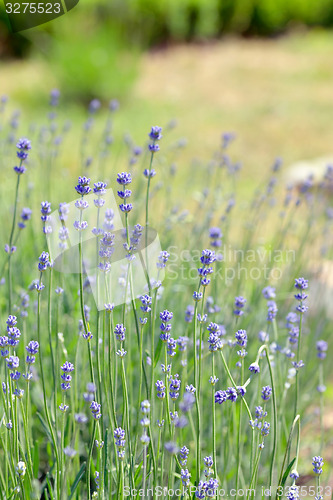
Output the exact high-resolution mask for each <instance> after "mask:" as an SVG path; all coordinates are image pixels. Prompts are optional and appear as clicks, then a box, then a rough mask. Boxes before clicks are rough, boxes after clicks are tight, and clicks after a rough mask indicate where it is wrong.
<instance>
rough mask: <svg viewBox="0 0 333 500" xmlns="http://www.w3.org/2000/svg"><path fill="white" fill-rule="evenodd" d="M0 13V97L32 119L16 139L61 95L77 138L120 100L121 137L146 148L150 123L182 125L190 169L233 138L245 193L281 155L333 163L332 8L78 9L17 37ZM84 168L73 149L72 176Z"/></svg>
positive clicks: (258, 2) (69, 157)
mask: <svg viewBox="0 0 333 500" xmlns="http://www.w3.org/2000/svg"><path fill="white" fill-rule="evenodd" d="M0 6H1V8H0V11H1V13H0V72H1V92H0V93H1V94H8V95H9V96H10V103H9V112H14V111H15V109H16V108H20V109H21V110H22V111H23V113H22V120H20V126H19V127H20V128H19V129H18V130H17V134H18V135H22V134H23V135H26V134H27V133H28V123H30V122H34V121H38V120H39V119H40V114H41V113H42V112H43V113H44V112H45V103H46V102H47V100H48V94H49V91H50V89H51V88H54V87H56V88H59V89H60V91H61V107H62V113H63V116H64V117H68V118H70V120H71V122H72V124H73V127H74V128H78V129H81V128H82V123H83V122H84V120H85V119H86V118H87V113H86V109H87V106H88V103H89V102H90V101H91V99H93V98H98V99H100V100H101V101H102V104H103V106H104V108H105V107H106V106H107V103H108V101H109V99H111V98H116V99H118V100H119V101H120V110H119V113H118V114H117V127H116V128H115V130H114V135H115V139H120V140H121V139H122V134H123V133H124V132H130V133H131V135H132V137H133V140H134V142H136V143H138V144H141V143H142V142H143V141H145V139H146V134H147V130H149V128H150V126H151V125H152V124H154V123H156V124H157V123H158V124H161V125H165V124H166V123H168V122H169V121H170V120H171V119H177V121H178V130H177V136H178V137H186V138H187V140H188V146H189V147H188V148H186V150H185V151H184V153H183V155H182V161H183V165H180V168H181V169H185V165H187V164H189V160H191V159H192V158H199V159H200V158H209V155H211V154H212V151H213V150H214V148H217V147H218V146H219V143H220V134H221V132H223V131H226V130H232V131H235V132H236V133H237V136H238V139H239V140H238V141H237V143H235V146H234V148H235V149H234V152H235V156H236V157H238V158H240V159H242V158H243V159H244V158H246V164H245V165H244V172H243V174H242V178H243V187H244V193H245V194H246V192H247V190H249V189H250V188H253V186H254V185H255V184H256V182H257V179H258V176H259V178H260V175H261V173H262V171H263V170H266V169H268V168H269V167H270V165H271V164H272V162H273V161H274V158H275V157H276V156H281V157H282V158H284V159H285V162H286V163H287V165H289V164H290V163H293V162H295V161H297V160H299V159H312V158H316V157H318V156H327V155H330V153H331V151H330V149H329V148H330V143H331V140H330V122H331V116H332V111H333V109H332V108H333V106H332V99H331V88H332V78H333V67H332V64H331V55H332V50H333V33H332V31H331V26H332V24H333V1H332V0H318V1H316V2H314V1H311V0H293V1H292V2H289V1H287V0H278V1H277V0H274V1H273V0H237V1H236V0H232V1H231V0H183V1H182V2H178V1H175V0H168V1H166V0H164V1H161V2H153V1H152V0H126V1H119V0H113V1H111V2H110V1H108V0H98V1H91V0H81V2H80V3H79V5H78V6H77V7H76V8H74V9H73V10H72V11H70V12H69V13H68V14H66V15H65V16H62V17H60V18H58V19H55V20H54V21H52V22H50V23H47V24H45V25H42V26H40V27H37V28H34V29H30V30H26V31H23V32H21V33H18V34H12V33H10V30H9V29H8V22H7V20H6V14H5V12H4V10H3V5H2V4H0ZM42 110H43V111H42ZM45 118H46V117H45ZM77 161H78V157H77V149H75V151H74V150H73V148H70V147H66V159H65V162H66V163H67V164H68V168H75V165H77ZM186 169H187V170H186V173H185V172H184V175H188V167H186Z"/></svg>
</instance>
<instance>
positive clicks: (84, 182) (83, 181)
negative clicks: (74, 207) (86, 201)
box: [75, 176, 91, 196]
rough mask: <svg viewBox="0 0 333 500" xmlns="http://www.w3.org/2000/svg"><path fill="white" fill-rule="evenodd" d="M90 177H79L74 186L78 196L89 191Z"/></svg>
mask: <svg viewBox="0 0 333 500" xmlns="http://www.w3.org/2000/svg"><path fill="white" fill-rule="evenodd" d="M89 183H90V179H89V178H88V177H81V176H80V177H79V178H78V181H77V185H76V186H75V190H76V192H77V193H78V194H79V195H80V196H85V195H86V194H89V193H90V192H91V187H90V186H89Z"/></svg>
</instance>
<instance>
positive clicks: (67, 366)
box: [60, 361, 74, 391]
mask: <svg viewBox="0 0 333 500" xmlns="http://www.w3.org/2000/svg"><path fill="white" fill-rule="evenodd" d="M61 370H62V372H63V373H62V375H61V379H62V381H63V382H62V383H61V384H60V387H61V389H62V390H63V391H68V389H70V388H71V385H70V381H71V380H72V376H71V375H70V373H71V372H72V371H73V370H74V365H73V364H72V363H70V362H69V361H65V363H64V364H63V365H62V367H61Z"/></svg>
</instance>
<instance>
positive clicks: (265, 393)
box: [261, 385, 272, 401]
mask: <svg viewBox="0 0 333 500" xmlns="http://www.w3.org/2000/svg"><path fill="white" fill-rule="evenodd" d="M271 395H272V388H271V387H270V386H269V385H266V386H265V387H263V388H262V391H261V397H262V399H263V400H264V401H268V400H269V399H270V397H271Z"/></svg>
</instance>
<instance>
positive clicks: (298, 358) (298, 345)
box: [294, 302, 303, 418]
mask: <svg viewBox="0 0 333 500" xmlns="http://www.w3.org/2000/svg"><path fill="white" fill-rule="evenodd" d="M300 305H301V306H302V302H300ZM302 320H303V314H302V313H300V318H299V333H298V342H297V363H299V361H300V354H301V337H302ZM298 372H299V369H298V368H296V394H295V412H294V418H295V417H296V415H297V413H298V398H299V373H298Z"/></svg>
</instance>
